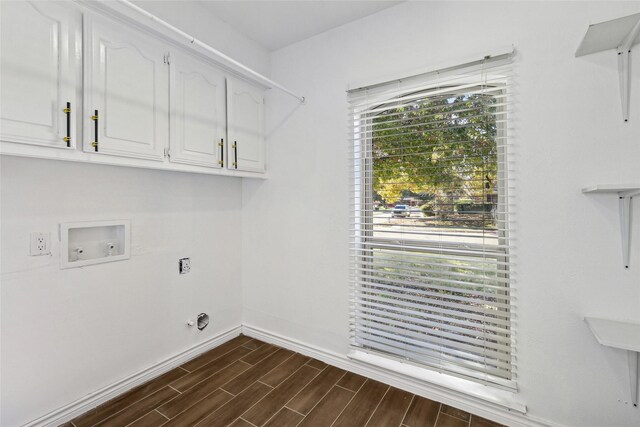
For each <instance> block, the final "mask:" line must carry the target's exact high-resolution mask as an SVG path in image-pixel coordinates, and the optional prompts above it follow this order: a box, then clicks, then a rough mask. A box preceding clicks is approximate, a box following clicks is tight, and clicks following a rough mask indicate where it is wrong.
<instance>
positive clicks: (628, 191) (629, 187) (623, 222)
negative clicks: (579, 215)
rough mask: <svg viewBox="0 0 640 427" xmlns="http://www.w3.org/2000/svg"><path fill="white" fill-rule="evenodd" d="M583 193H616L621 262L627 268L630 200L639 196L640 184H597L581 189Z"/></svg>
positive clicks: (629, 240) (629, 245) (629, 235)
mask: <svg viewBox="0 0 640 427" xmlns="http://www.w3.org/2000/svg"><path fill="white" fill-rule="evenodd" d="M582 192H583V193H584V194H614V193H615V194H617V195H618V209H619V212H620V237H621V240H622V262H623V264H624V268H629V253H630V252H631V202H632V201H633V197H634V196H640V185H635V184H625V185H622V184H599V185H594V186H591V187H585V188H583V189H582Z"/></svg>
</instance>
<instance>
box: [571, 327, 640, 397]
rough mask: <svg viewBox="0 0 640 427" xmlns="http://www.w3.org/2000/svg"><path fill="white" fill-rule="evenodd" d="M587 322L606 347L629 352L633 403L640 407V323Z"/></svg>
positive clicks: (597, 338)
mask: <svg viewBox="0 0 640 427" xmlns="http://www.w3.org/2000/svg"><path fill="white" fill-rule="evenodd" d="M584 320H585V322H587V325H589V329H591V332H592V333H593V335H594V336H595V337H596V340H598V342H599V343H600V344H602V345H604V346H607V347H612V348H619V349H622V350H626V351H627V358H628V363H629V381H630V384H629V385H630V386H631V402H632V403H633V406H638V371H639V369H638V353H640V323H629V322H619V321H616V320H608V319H597V318H594V317H585V318H584Z"/></svg>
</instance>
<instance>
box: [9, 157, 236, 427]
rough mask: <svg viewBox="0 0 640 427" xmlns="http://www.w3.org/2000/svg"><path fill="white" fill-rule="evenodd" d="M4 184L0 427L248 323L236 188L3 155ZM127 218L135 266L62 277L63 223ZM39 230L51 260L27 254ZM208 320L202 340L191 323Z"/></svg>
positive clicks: (202, 179)
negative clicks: (182, 263)
mask: <svg viewBox="0 0 640 427" xmlns="http://www.w3.org/2000/svg"><path fill="white" fill-rule="evenodd" d="M1 182H2V184H1V187H0V197H1V199H2V211H1V216H2V228H1V233H2V259H1V261H2V293H1V301H2V310H1V311H2V366H1V369H2V420H1V422H0V424H1V425H3V426H17V425H21V424H23V423H25V422H27V421H30V420H32V419H35V418H37V417H39V416H41V415H44V414H46V413H48V412H49V411H52V410H54V409H57V408H59V407H61V406H63V405H66V404H68V403H71V402H73V401H75V400H77V399H79V398H81V397H83V396H85V395H87V394H88V393H90V392H94V391H96V390H98V389H100V388H102V387H105V386H107V385H111V384H113V383H115V382H116V381H118V380H120V379H122V378H124V377H126V376H128V375H131V374H133V373H136V372H137V371H140V370H142V369H145V368H148V367H150V366H151V365H153V364H155V363H158V362H161V361H163V360H165V359H167V358H169V357H170V356H173V355H175V354H177V353H179V352H182V351H184V350H187V349H189V348H191V347H193V346H195V345H196V344H198V343H201V342H203V341H205V340H207V339H211V338H212V337H214V336H216V335H218V334H220V333H222V332H226V331H227V330H229V329H231V328H234V327H237V326H239V325H240V323H241V303H242V297H241V289H240V262H239V259H240V244H241V242H240V240H239V238H238V236H239V234H240V229H241V221H240V219H241V218H240V207H241V198H240V195H241V181H240V179H238V178H225V177H213V176H205V175H199V174H184V173H174V172H165V171H153V170H145V169H133V168H120V167H115V166H101V165H91V164H79V163H67V162H57V161H50V160H38V159H26V158H16V157H5V156H3V157H2V163H1ZM123 218H124V219H129V220H130V221H131V258H130V259H129V260H126V261H119V262H113V263H108V264H100V265H95V266H88V267H84V268H73V269H68V270H61V269H60V268H59V242H58V231H57V227H58V224H60V223H62V222H72V221H86V220H102V219H123ZM32 231H45V232H51V235H52V237H53V239H52V240H53V251H52V254H51V256H39V257H30V256H28V254H29V233H30V232H32ZM182 257H190V258H191V263H192V270H191V272H190V273H189V274H187V275H179V274H178V259H179V258H182ZM200 312H206V313H209V314H210V316H211V323H210V326H209V327H207V328H206V329H205V330H203V331H202V332H199V331H198V330H197V328H189V327H187V326H186V325H185V324H186V322H187V320H188V319H195V317H196V316H197V314H198V313H200Z"/></svg>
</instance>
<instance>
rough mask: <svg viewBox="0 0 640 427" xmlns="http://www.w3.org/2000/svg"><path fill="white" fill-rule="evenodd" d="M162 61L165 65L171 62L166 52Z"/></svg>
mask: <svg viewBox="0 0 640 427" xmlns="http://www.w3.org/2000/svg"><path fill="white" fill-rule="evenodd" d="M164 63H165V64H167V65H170V64H171V56H170V55H169V54H166V55H165V56H164Z"/></svg>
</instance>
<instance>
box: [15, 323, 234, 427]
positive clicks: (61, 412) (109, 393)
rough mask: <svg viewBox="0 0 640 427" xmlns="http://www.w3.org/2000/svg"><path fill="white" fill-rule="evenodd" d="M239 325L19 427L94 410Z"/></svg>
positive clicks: (63, 419)
mask: <svg viewBox="0 0 640 427" xmlns="http://www.w3.org/2000/svg"><path fill="white" fill-rule="evenodd" d="M241 331H242V326H236V327H235V328H233V329H230V330H228V331H227V332H223V333H220V334H218V335H216V336H215V337H213V338H211V339H209V340H207V341H204V342H202V343H199V344H196V345H195V346H193V347H191V348H190V349H188V350H185V351H182V352H180V353H177V354H175V355H173V356H171V357H169V358H168V359H165V360H163V361H161V362H159V363H156V364H154V365H151V366H150V367H148V368H145V369H142V370H141V371H138V372H136V373H134V374H131V375H129V376H127V377H125V378H122V379H121V380H119V381H116V382H115V383H113V384H110V385H108V386H106V387H103V388H101V389H100V390H97V391H94V392H92V393H89V394H87V395H86V396H83V397H81V398H80V399H78V400H76V401H75V402H71V403H69V404H68V405H65V406H63V407H61V408H58V409H55V410H53V411H51V412H49V413H48V414H45V415H43V416H41V417H40V418H37V419H35V420H33V421H30V422H28V423H26V424H24V425H23V427H45V426H46V427H49V426H58V425H60V424H62V423H65V422H67V421H70V420H72V419H73V418H75V417H77V416H78V415H81V414H83V413H85V412H87V411H88V410H90V409H92V408H95V407H96V406H98V405H100V404H101V403H104V402H106V401H108V400H110V399H113V398H114V397H116V396H117V395H119V394H121V393H124V392H126V391H127V390H130V389H132V388H133V387H135V386H137V385H140V384H143V383H145V382H147V381H149V380H151V379H153V378H155V377H157V376H159V375H161V374H164V373H165V372H167V371H170V370H171V369H173V368H175V367H177V366H180V365H182V364H183V363H184V362H186V361H188V360H190V359H193V358H194V357H196V356H198V355H199V354H201V353H204V352H206V351H208V350H211V349H212V348H215V347H218V346H219V345H221V344H224V343H225V342H227V341H229V340H230V339H232V338H235V337H237V336H238V335H240V333H241Z"/></svg>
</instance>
